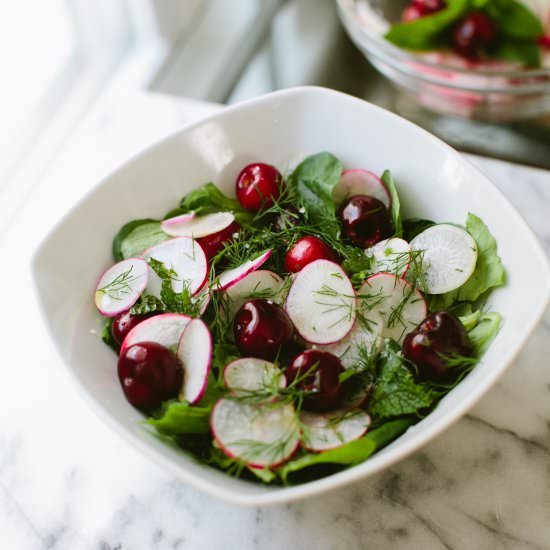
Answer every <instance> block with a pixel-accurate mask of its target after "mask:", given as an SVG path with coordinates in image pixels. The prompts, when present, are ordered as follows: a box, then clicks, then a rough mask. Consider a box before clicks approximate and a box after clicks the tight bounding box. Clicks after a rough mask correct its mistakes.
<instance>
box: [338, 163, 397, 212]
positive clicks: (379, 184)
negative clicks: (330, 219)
mask: <svg viewBox="0 0 550 550" xmlns="http://www.w3.org/2000/svg"><path fill="white" fill-rule="evenodd" d="M355 195H368V196H370V197H374V198H375V199H378V200H379V201H380V202H382V204H383V205H384V206H385V207H386V208H388V209H389V208H390V206H391V197H390V194H389V192H388V189H387V188H386V186H385V185H384V182H383V181H382V180H381V179H380V178H379V177H378V176H377V175H376V174H373V173H372V172H369V171H368V170H360V169H357V170H344V171H343V172H342V177H341V178H340V181H339V182H338V183H337V184H336V185H335V187H334V190H333V191H332V198H333V199H334V204H335V205H336V207H337V208H338V207H339V206H341V205H342V204H343V203H344V202H345V201H346V200H348V199H349V198H351V197H353V196H355Z"/></svg>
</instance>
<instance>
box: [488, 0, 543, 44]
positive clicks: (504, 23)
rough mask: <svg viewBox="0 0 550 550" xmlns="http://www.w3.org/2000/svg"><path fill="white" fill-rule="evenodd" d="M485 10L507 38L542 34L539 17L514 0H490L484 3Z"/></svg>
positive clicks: (533, 37)
mask: <svg viewBox="0 0 550 550" xmlns="http://www.w3.org/2000/svg"><path fill="white" fill-rule="evenodd" d="M485 11H486V12H487V14H488V15H489V16H490V17H491V19H492V20H493V21H494V23H495V25H496V27H497V29H498V31H499V33H500V34H501V35H503V36H506V37H507V38H515V39H520V40H522V39H532V40H534V39H536V38H538V37H539V36H542V35H543V34H544V28H543V26H542V23H541V21H540V19H539V18H538V17H537V16H536V15H535V14H534V13H533V12H532V11H531V10H530V9H529V8H528V7H527V6H524V5H523V4H521V3H520V2H517V1H516V0H491V1H490V2H487V3H486V5H485Z"/></svg>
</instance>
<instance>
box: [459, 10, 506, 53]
mask: <svg viewBox="0 0 550 550" xmlns="http://www.w3.org/2000/svg"><path fill="white" fill-rule="evenodd" d="M496 38H497V31H496V28H495V25H494V23H493V22H492V21H491V19H490V17H489V16H488V15H487V14H485V13H484V12H482V11H475V12H472V13H470V15H468V16H467V17H466V18H465V19H463V20H462V21H461V22H460V23H459V24H458V25H457V26H456V27H455V29H454V31H453V47H454V49H455V51H456V52H457V53H459V54H460V55H463V56H464V57H468V58H470V59H478V58H479V54H480V51H482V50H485V49H487V48H489V47H490V46H491V45H493V43H494V42H495V40H496Z"/></svg>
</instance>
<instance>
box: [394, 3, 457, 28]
mask: <svg viewBox="0 0 550 550" xmlns="http://www.w3.org/2000/svg"><path fill="white" fill-rule="evenodd" d="M445 6H446V4H445V2H444V1H443V0H413V2H411V3H410V4H409V5H408V6H407V7H406V8H405V9H404V10H403V13H402V15H401V20H402V21H403V22H405V23H407V22H409V21H414V20H415V19H420V17H424V16H426V15H431V14H432V13H436V12H438V11H441V10H442V9H443V8H445Z"/></svg>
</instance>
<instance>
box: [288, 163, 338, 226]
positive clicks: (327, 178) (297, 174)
mask: <svg viewBox="0 0 550 550" xmlns="http://www.w3.org/2000/svg"><path fill="white" fill-rule="evenodd" d="M341 175H342V163H341V162H340V161H339V160H338V159H337V158H336V157H335V156H334V155H332V154H330V153H319V154H317V155H313V156H310V157H308V158H306V159H305V160H304V161H303V162H302V163H301V164H299V165H298V166H297V167H296V169H295V170H294V172H293V173H292V174H291V175H290V177H289V178H288V185H289V186H290V187H292V188H294V190H295V191H296V192H297V194H298V198H299V201H300V204H301V206H302V207H303V208H305V210H306V213H307V215H308V217H309V218H310V219H311V220H313V221H314V222H316V223H322V224H327V223H336V207H335V206H334V200H333V199H332V190H333V189H334V186H335V185H336V184H337V183H338V182H339V181H340V176H341Z"/></svg>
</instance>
